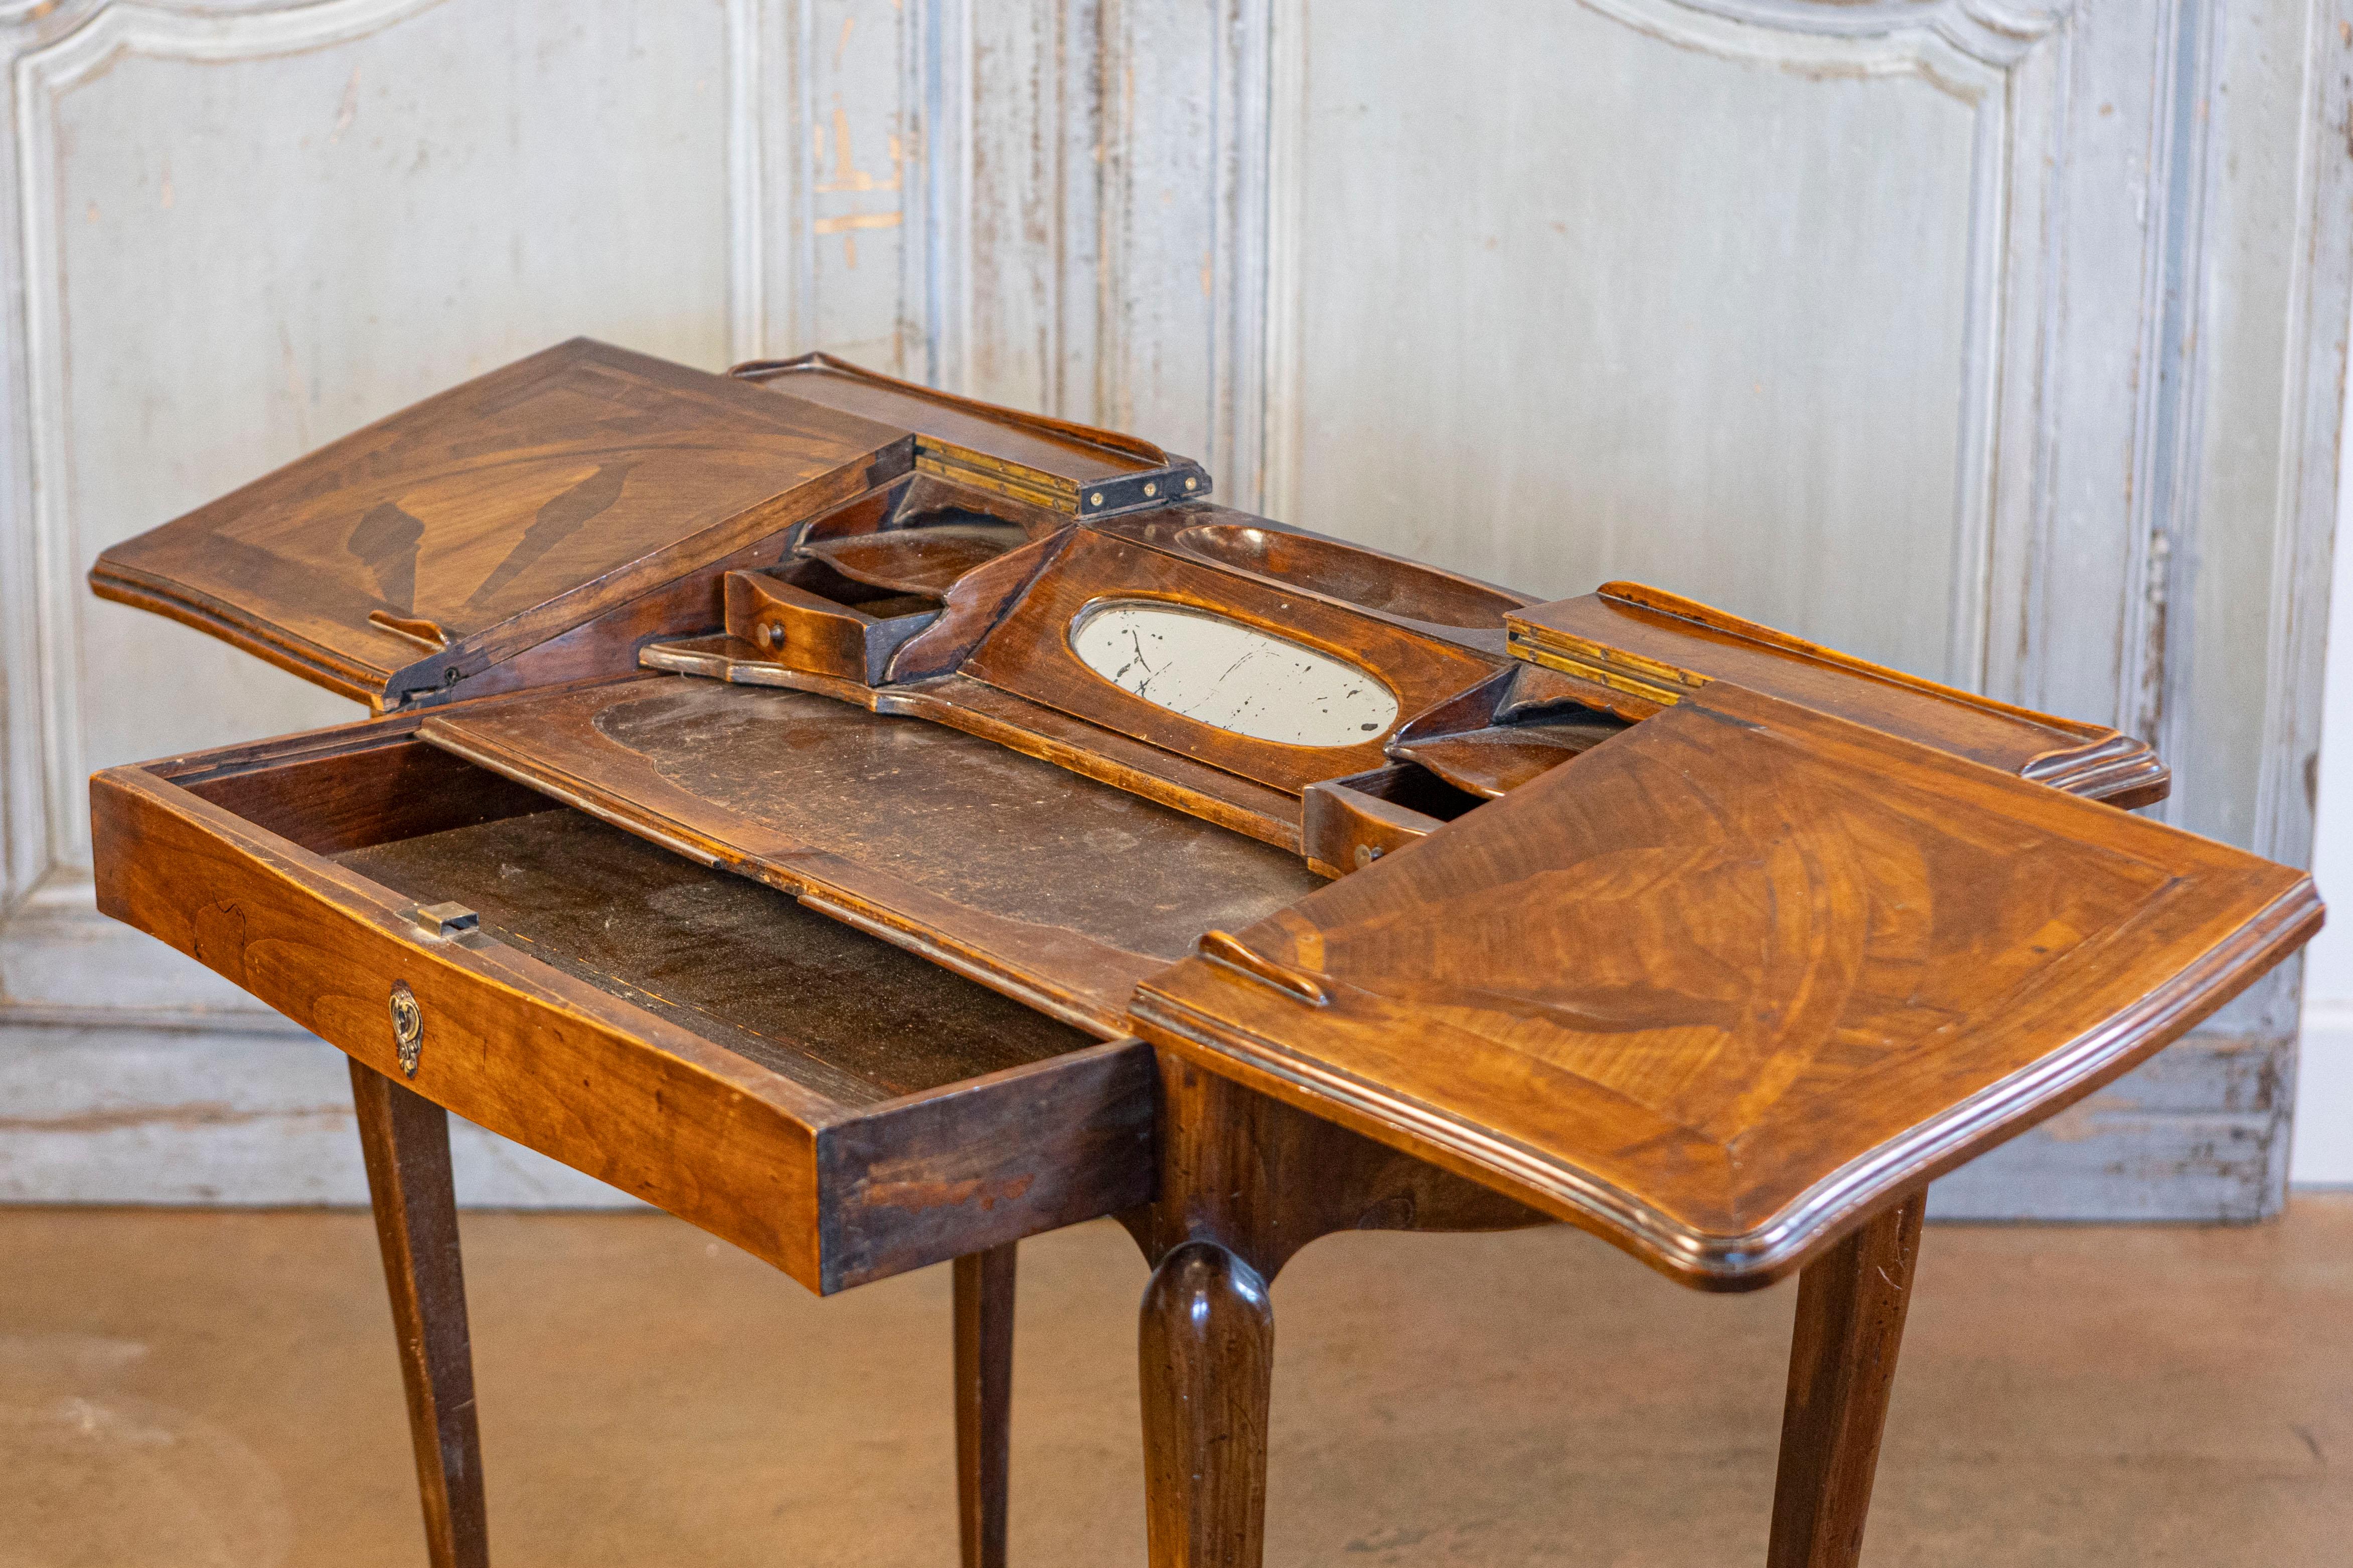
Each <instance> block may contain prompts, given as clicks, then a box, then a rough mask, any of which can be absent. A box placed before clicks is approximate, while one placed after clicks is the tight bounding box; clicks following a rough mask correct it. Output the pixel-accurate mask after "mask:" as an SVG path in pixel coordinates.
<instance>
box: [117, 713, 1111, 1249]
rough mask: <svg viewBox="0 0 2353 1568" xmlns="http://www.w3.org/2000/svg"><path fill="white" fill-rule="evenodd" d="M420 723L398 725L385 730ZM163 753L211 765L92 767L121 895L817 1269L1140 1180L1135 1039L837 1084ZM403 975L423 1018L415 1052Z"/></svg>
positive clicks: (581, 1165) (432, 1095)
mask: <svg viewBox="0 0 2353 1568" xmlns="http://www.w3.org/2000/svg"><path fill="white" fill-rule="evenodd" d="M415 744H416V742H411V741H409V740H408V739H407V738H406V736H405V735H402V736H397V737H395V738H394V739H393V740H391V741H389V742H387V743H386V745H385V747H384V748H383V751H384V753H385V756H386V758H387V759H389V758H392V757H395V756H396V755H398V754H400V752H401V750H402V749H405V748H406V747H409V746H413V745H415ZM251 754H252V752H251V749H248V752H247V753H245V755H251ZM269 761H270V759H269V758H268V757H267V756H263V757H261V758H260V764H261V765H265V766H266V765H268V764H269ZM240 765H241V764H240ZM387 765H389V763H387ZM289 771H290V773H291V771H292V770H291V769H290V770H289ZM311 771H312V772H313V773H315V772H316V771H317V769H316V767H315V765H313V767H312V769H311ZM166 772H170V773H179V774H181V775H182V776H188V775H190V774H191V773H197V772H200V770H196V769H193V768H192V767H191V764H190V763H189V761H188V760H179V761H175V762H174V763H171V764H164V765H161V766H159V768H158V770H157V771H154V772H151V771H148V770H146V769H142V768H121V769H115V770H112V771H111V772H109V773H102V774H100V775H99V776H98V777H97V778H96V779H94V780H93V781H92V784H91V808H92V817H93V824H94V828H95V833H96V840H97V850H98V854H97V864H98V868H97V882H98V900H99V907H100V909H101V910H103V911H104V912H105V913H107V914H109V915H111V916H112V917H114V918H116V919H118V920H121V921H126V922H128V923H130V924H132V925H134V926H136V927H138V928H139V929H141V930H142V931H148V932H149V933H151V934H153V935H154V936H156V937H158V938H160V939H161V940H163V941H164V942H166V943H168V944H169V945H171V946H172V947H174V948H176V949H177V950H179V951H180V952H185V953H187V954H188V955H190V956H191V957H194V958H195V959H196V960H197V961H198V962H200V963H204V964H206V966H207V967H209V968H211V969H213V970H214V971H215V972H216V973H220V974H221V975H223V976H224V977H225V978H227V979H228V980H230V981H231V982H233V983H235V984H237V985H239V986H241V987H243V988H244V989H245V990H247V991H248V992H249V993H251V994H253V995H255V996H256V997H258V998H259V999H260V1000H261V1001H263V1002H265V1003H267V1004H268V1005H270V1006H271V1007H274V1008H276V1009H277V1010H278V1011H279V1012H280V1013H282V1014H284V1015H285V1016H287V1017H289V1018H290V1019H291V1020H293V1021H294V1022H295V1023H297V1024H300V1025H301V1026H303V1027H304V1028H306V1029H309V1030H310V1031H311V1032H312V1033H314V1034H316V1035H318V1036H319V1037H321V1038H322V1039H325V1040H327V1041H328V1042H329V1043H331V1044H332V1045H334V1046H335V1047H338V1048H340V1049H342V1050H343V1051H344V1052H346V1053H348V1054H349V1055H351V1056H352V1057H353V1058H356V1059H358V1060H359V1061H361V1062H364V1063H365V1064H366V1065H367V1066H369V1067H370V1068H374V1069H375V1070H376V1071H378V1072H381V1073H384V1074H385V1075H386V1076H388V1077H391V1078H393V1079H395V1080H396V1081H399V1082H404V1083H406V1084H408V1085H409V1086H410V1087H411V1088H413V1089H416V1090H417V1092H418V1093H420V1094H423V1095H424V1096H426V1097H427V1098H428V1099H430V1100H434V1101H436V1102H437V1103H438V1104H440V1105H443V1106H445V1107H447V1108H448V1109H449V1110H453V1111H455V1112H457V1113H458V1114H459V1115H460V1116H463V1117H465V1118H467V1119H468V1120H469V1121H475V1122H477V1123H479V1124H480V1125H482V1126H485V1127H488V1128H490V1129H491V1130H492V1131H496V1132H499V1133H501V1135H503V1136H505V1137H508V1138H512V1139H513V1140H514V1141H515V1142H519V1143H522V1144H524V1145H525V1146H527V1147H530V1148H533V1149H536V1150H538V1151H540V1152H543V1153H545V1154H548V1155H550V1156H552V1157H554V1158H555V1159H557V1160H561V1161H563V1162H564V1163H566V1164H568V1165H571V1166H573V1167H574V1168H575V1169H577V1170H580V1171H583V1172H586V1173H588V1174H590V1175H593V1176H596V1178H598V1179H599V1180H602V1181H606V1182H609V1183H611V1184H613V1185H615V1186H617V1187H619V1188H621V1189H622V1190H623V1191H625V1192H628V1193H631V1194H635V1195H637V1196H638V1197H640V1198H643V1199H644V1200H645V1201H647V1202H649V1203H651V1204H653V1205H657V1206H659V1207H660V1208H663V1209H665V1210H668V1211H669V1212H670V1213H672V1214H675V1215H679V1216H681V1217H682V1218H684V1219H686V1220H688V1221H690V1222H691V1223H692V1224H695V1225H697V1226H701V1227H702V1228H703V1229H706V1230H709V1231H711V1232H712V1233H713V1234H714V1235H717V1236H719V1237H723V1238H724V1239H726V1240H728V1241H730V1242H732V1243H733V1244H734V1245H736V1246H738V1247H743V1248H744V1249H745V1250H747V1251H749V1252H752V1253H754V1254H755V1255H757V1256H759V1257H761V1258H765V1259H767V1260H768V1261H769V1262H771V1263H773V1264H775V1265H776V1267H778V1268H782V1269H784V1270H785V1271H786V1273H788V1274H790V1275H792V1276H793V1277H794V1278H795V1279H798V1280H800V1281H801V1282H802V1283H803V1284H805V1285H807V1286H808V1287H809V1288H811V1289H818V1290H831V1289H840V1288H842V1287H844V1286H846V1285H849V1284H856V1283H860V1282H862V1281H864V1280H867V1279H878V1278H881V1277H883V1276H884V1275H887V1274H892V1273H896V1272H899V1271H902V1270H903V1269H905V1268H915V1267H919V1266H921V1265H923V1264H926V1263H931V1262H934V1261H937V1260H939V1259H942V1258H950V1257H955V1256H958V1255H960V1254H962V1253H964V1252H967V1251H971V1250H974V1249H976V1248H977V1247H987V1246H993V1245H997V1244H998V1243H1001V1242H1004V1241H1008V1240H1012V1239H1016V1238H1018V1237H1021V1236H1025V1235H1030V1234H1034V1233H1035V1232H1037V1231H1039V1230H1042V1229H1046V1228H1050V1227H1051V1226H1058V1225H1063V1224H1069V1223H1071V1222H1073V1221H1075V1220H1078V1219H1082V1218H1088V1217H1092V1215H1098V1214H1103V1213H1107V1212H1111V1211H1112V1210H1113V1209H1116V1208H1119V1207H1124V1206H1126V1205H1130V1204H1133V1203H1135V1202H1139V1201H1142V1200H1143V1199H1145V1198H1146V1197H1148V1196H1149V1195H1150V1184H1151V1181H1152V1165H1151V1160H1150V1154H1151V1141H1152V1118H1153V1114H1154V1088H1153V1084H1152V1081H1151V1074H1150V1051H1149V1047H1145V1046H1143V1045H1141V1044H1140V1043H1137V1042H1134V1041H1126V1042H1115V1043H1113V1044H1111V1045H1106V1046H1092V1047H1082V1048H1080V1049H1076V1050H1072V1051H1070V1052H1068V1053H1066V1054H1064V1055H1060V1056H1054V1057H1049V1058H1045V1059H1042V1060H1038V1061H1032V1062H1029V1063H1027V1064H1025V1065H1023V1066H1021V1067H1018V1068H1012V1069H1008V1070H1006V1071H1001V1072H997V1073H993V1074H990V1075H988V1076H987V1077H984V1078H981V1079H968V1080H965V1081H963V1082H958V1083H953V1084H948V1085H946V1086H944V1087H943V1088H940V1089H930V1090H925V1091H923V1092H918V1093H912V1094H902V1095H900V1096H898V1097H897V1098H893V1099H886V1100H881V1101H880V1102H879V1103H866V1104H845V1103H841V1102H839V1101H837V1100H834V1099H832V1098H829V1097H828V1095H827V1094H825V1093H822V1092H819V1090H818V1089H812V1088H810V1087H808V1086H807V1084H804V1083H802V1082H798V1081H796V1080H795V1079H791V1078H787V1077H785V1076H783V1075H782V1074H780V1073H778V1072H776V1071H774V1070H771V1068H769V1067H767V1066H764V1065H762V1064H761V1063H760V1062H757V1061H754V1060H752V1059H750V1058H746V1057H744V1056H743V1055H740V1054H738V1053H737V1052H736V1051H733V1050H730V1049H727V1048H725V1047H723V1046H721V1045H718V1044H714V1043H713V1042H712V1040H710V1039H706V1038H704V1037H702V1035H700V1034H698V1033H697V1032H695V1030H694V1029H693V1028H691V1027H686V1026H681V1024H680V1023H678V1022H675V1021H673V1019H672V1017H669V1016H657V1015H656V1014H655V1013H653V1012H649V1011H647V1010H645V1009H644V1008H642V1007H639V1006H638V1005H633V1004H632V1003H631V1002H630V1001H628V1000H625V999H624V998H623V997H622V996H621V995H617V994H612V993H611V992H610V991H608V990H607V989H603V988H600V986H598V985H596V984H590V983H589V981H588V980H587V979H582V978H575V976H574V975H573V974H569V973H565V972H564V971H563V970H562V969H559V968H557V967H555V966H554V964H552V963H543V962H541V961H540V960H539V959H537V958H534V957H532V956H530V955H529V954H528V953H526V952H523V951H521V950H520V949H518V948H516V947H514V946H512V945H510V944H509V943H507V942H503V941H501V940H499V939H498V938H497V937H495V936H493V935H491V934H490V933H489V932H486V931H470V932H456V933H453V934H448V935H442V934H436V933H435V932H433V931H429V930H428V929H427V926H426V925H423V924H420V923H419V922H418V921H417V919H416V909H417V903H418V901H419V900H417V899H416V898H414V897H409V896H406V895H404V894H402V893H398V892H396V891H394V890H393V889H390V888H387V887H385V886H384V885H382V884H380V883H377V882H375V881H372V880H370V879H368V878H367V877H366V876H364V875H362V874H361V873H360V872H358V871H356V870H354V869H353V868H350V867H347V866H343V865H339V864H337V863H336V862H335V861H333V860H331V859H329V858H326V857H325V856H324V855H322V854H318V853H314V852H312V851H311V849H307V848H304V847H301V844H300V843H297V842H295V840H296V839H302V838H310V837H320V836H319V835H317V834H313V833H311V831H309V830H308V829H307V828H306V827H305V826H302V825H301V823H300V822H293V821H290V820H289V818H288V816H287V812H288V809H289V808H288V807H287V805H286V803H285V802H283V801H281V802H280V803H279V804H278V805H277V807H276V808H274V811H269V812H265V811H259V810H257V811H255V812H254V815H256V816H262V817H263V818H264V820H268V821H269V822H270V824H271V826H270V827H263V826H259V825H258V824H257V823H256V822H254V821H251V820H248V818H247V816H245V815H241V812H242V811H243V810H244V809H246V805H245V803H246V800H247V797H248V796H249V795H252V794H253V793H254V792H253V791H252V790H251V789H250V788H248V786H247V785H246V784H245V782H244V781H242V780H240V781H239V785H238V788H237V790H235V791H225V790H222V789H220V788H219V787H217V786H216V785H213V784H205V785H202V786H200V787H199V788H196V789H192V788H187V787H183V786H182V785H181V784H177V783H174V781H173V779H172V778H171V777H169V776H159V775H161V774H163V773H166ZM313 783H315V781H313ZM206 794H210V795H215V796H216V797H217V798H218V799H230V798H234V799H236V800H237V802H238V803H239V810H231V809H229V808H228V807H227V805H222V804H216V799H206V798H205V797H204V796H205V795H206ZM298 808H299V803H298ZM320 809H322V810H326V809H331V807H330V806H327V805H322V807H321V808H320ZM509 809H512V807H511V806H510V807H509ZM273 829H274V830H273ZM943 980H944V981H946V980H954V983H955V984H966V983H965V982H963V981H961V980H956V979H955V977H950V976H943ZM396 987H405V988H406V997H407V998H409V999H412V1000H413V1004H414V1009H415V1016H416V1018H417V1021H418V1022H419V1023H420V1024H421V1036H420V1037H418V1038H417V1048H416V1050H415V1051H414V1053H413V1055H412V1058H411V1060H412V1062H413V1069H414V1070H413V1072H411V1071H408V1070H406V1069H405V1066H404V1061H403V1055H402V1051H401V1041H400V1038H399V1033H400V1031H399V1029H398V1028H397V1026H396V1016H395V1008H394V1006H393V1005H392V999H393V995H394V992H395V989H396Z"/></svg>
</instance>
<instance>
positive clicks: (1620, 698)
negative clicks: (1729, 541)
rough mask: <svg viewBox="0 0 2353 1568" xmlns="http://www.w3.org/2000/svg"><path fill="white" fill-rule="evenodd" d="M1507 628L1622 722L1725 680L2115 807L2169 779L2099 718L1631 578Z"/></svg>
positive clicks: (1534, 609)
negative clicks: (1876, 656) (1895, 665)
mask: <svg viewBox="0 0 2353 1568" xmlns="http://www.w3.org/2000/svg"><path fill="white" fill-rule="evenodd" d="M1510 626H1511V636H1512V650H1513V652H1514V653H1515V654H1517V655H1519V657H1521V658H1526V659H1531V660H1533V661H1535V663H1537V664H1540V665H1544V666H1546V667H1548V668H1553V669H1555V670H1558V671H1560V672H1562V673H1564V674H1566V675H1568V676H1571V677H1573V678H1575V679H1577V680H1578V681H1579V682H1580V683H1581V684H1583V686H1584V689H1585V691H1586V700H1588V701H1591V702H1593V703H1595V704H1596V705H1597V706H1600V707H1605V708H1608V709H1609V710H1612V711H1616V712H1619V713H1621V714H1622V715H1623V716H1625V717H1627V718H1630V719H1640V718H1643V717H1645V716H1647V715H1649V714H1651V713H1655V712H1657V711H1658V710H1659V709H1660V708H1662V707H1664V706H1667V705H1669V704H1672V703H1673V702H1676V701H1680V700H1682V699H1683V697H1684V696H1686V695H1688V694H1689V693H1691V692H1693V691H1695V690H1698V689H1702V688H1704V686H1706V685H1707V683H1708V682H1710V681H1713V680H1732V681H1736V682H1738V683H1739V684H1741V685H1743V686H1746V687H1748V688H1749V689H1752V690H1756V691H1760V692H1764V693H1766V694H1767V695H1769V696H1773V697H1778V698H1781V699H1782V700H1786V701H1790V702H1797V703H1801V704H1803V705H1805V706H1807V707H1810V708H1815V709H1819V710H1820V711H1822V712H1824V713H1829V714H1832V715H1835V716H1836V717H1839V718H1841V719H1847V720H1851V721H1853V722H1855V723H1858V724H1867V725H1870V726H1871V727H1873V729H1878V730H1884V731H1887V732H1888V733H1889V734H1891V735H1901V736H1904V737H1905V738H1906V739H1907V740H1914V741H1918V742H1923V743H1924V744H1926V745H1931V746H1935V747H1936V748H1938V749H1939V750H1941V751H1947V752H1952V753H1954V754H1955V755H1957V756H1963V757H1968V758H1969V759H1970V760H1971V761H1974V762H1979V763H1985V764H1986V765H1988V766H1989V767H1997V768H2000V769H2003V770H2004V771H2005V772H2009V773H2017V774H2020V775H2021V776H2022V777H2026V778H2031V779H2035V780H2038V781H2040V782H2042V783H2043V784H2051V785H2053V786H2054V787H2057V788H2060V789H2064V790H2067V791H2069V792H2071V793H2073V794H2077V795H2090V796H2092V797H2094V798H2095V799H2100V800H2106V801H2110V802H2112V803H2113V804H2115V805H2127V806H2131V805H2148V804H2150V803H2151V802H2153V801H2158V800H2162V799H2164V798H2165V794H2166V790H2167V788H2168V785H2169V783H2170V779H2169V775H2168V773H2167V772H2166V769H2165V765H2164V763H2161V762H2159V761H2158V757H2157V754H2156V753H2155V752H2152V751H2151V750H2149V748H2148V747H2147V745H2145V744H2143V743H2141V742H2138V741H2135V740H2133V739H2131V738H2130V737H2128V736H2125V735H2120V734H2118V733H2117V732H2116V731H2114V730H2110V729H2107V728H2105V726H2102V725H2098V724H2086V723H2082V722H2079V721H2075V720H2072V719H2059V718H2054V717H2052V715H2050V714H2047V713H2037V712H2035V711H2033V710H2031V709H2026V708H2020V707H2017V706H2015V705H2014V704H2011V703H2007V702H1997V701H1995V700H1993V699H1991V698H1989V697H1980V696H1978V695H1977V694H1976V693H1974V692H1969V691H1963V690H1960V689H1957V688H1955V687H1950V686H1945V685H1940V684H1939V683H1937V682H1936V681H1932V680H1925V679H1921V678H1920V677H1918V676H1915V675H1906V674H1905V673H1904V672H1903V671H1901V670H1894V669H1889V668H1885V667H1884V666H1882V665H1875V664H1873V663H1870V662H1869V661H1868V660H1865V659H1860V658H1854V657H1853V656H1852V655H1851V654H1843V653H1840V652H1838V651H1836V650H1835V649H1832V648H1827V647H1822V646H1820V644H1818V643H1811V642H1808V641H1807V640H1806V639H1804V638H1803V637H1793V636H1791V635H1790V634H1788V633H1787V632H1782V631H1777V630H1775V629H1774V628H1772V627H1770V626H1759V625H1757V623H1756V622H1754V621H1746V620H1743V619H1741V618H1740V617H1739V616H1733V615H1729V614H1726V613H1725V612H1724V611H1722V610H1718V609H1715V608H1714V607H1713V606H1710V605H1702V604H1699V603H1697V602H1695V601H1694V600H1690V599H1686V598H1683V596H1681V595H1676V594H1671V593H1668V592H1666V591H1664V590H1663V589H1659V588H1652V587H1648V586H1646V585H1644V584H1640V583H1605V584H1602V586H1601V589H1600V591H1599V593H1594V594H1588V595H1585V596H1584V597H1582V598H1577V599H1562V600H1559V601H1557V602H1556V603H1554V604H1549V605H1532V606H1530V607H1528V608H1526V609H1523V610H1516V611H1514V612H1513V613H1512V615H1511V617H1510Z"/></svg>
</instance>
